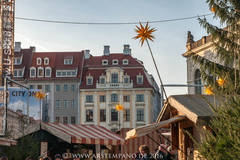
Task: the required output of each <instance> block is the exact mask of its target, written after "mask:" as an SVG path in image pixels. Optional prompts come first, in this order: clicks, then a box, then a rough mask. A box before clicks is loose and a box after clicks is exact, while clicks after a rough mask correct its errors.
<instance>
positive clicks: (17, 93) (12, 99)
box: [0, 87, 40, 119]
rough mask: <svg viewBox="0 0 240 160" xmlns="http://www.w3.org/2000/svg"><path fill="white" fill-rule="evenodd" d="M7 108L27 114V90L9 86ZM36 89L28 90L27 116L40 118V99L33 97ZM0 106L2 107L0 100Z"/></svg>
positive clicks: (1, 88) (0, 88) (0, 89)
mask: <svg viewBox="0 0 240 160" xmlns="http://www.w3.org/2000/svg"><path fill="white" fill-rule="evenodd" d="M8 90H9V98H8V108H9V109H11V110H13V111H17V110H22V113H23V114H26V115H27V96H28V91H27V89H25V88H19V87H9V88H8ZM0 91H1V93H3V87H0ZM38 91H39V90H38V89H30V90H29V116H30V117H33V118H34V119H40V100H39V99H37V98H35V94H36V92H38ZM0 106H1V107H3V102H2V101H1V102H0Z"/></svg>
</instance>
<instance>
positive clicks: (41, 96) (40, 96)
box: [35, 91, 46, 99]
mask: <svg viewBox="0 0 240 160" xmlns="http://www.w3.org/2000/svg"><path fill="white" fill-rule="evenodd" d="M45 96H46V94H45V93H42V92H41V91H38V92H37V93H36V95H35V97H36V98H37V99H43V98H45Z"/></svg>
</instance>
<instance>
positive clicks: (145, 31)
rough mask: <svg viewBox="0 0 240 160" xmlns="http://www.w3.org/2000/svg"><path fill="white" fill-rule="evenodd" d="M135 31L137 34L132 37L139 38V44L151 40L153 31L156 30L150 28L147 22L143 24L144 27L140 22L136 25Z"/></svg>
mask: <svg viewBox="0 0 240 160" xmlns="http://www.w3.org/2000/svg"><path fill="white" fill-rule="evenodd" d="M135 31H136V32H137V36H135V37H134V39H140V42H141V46H142V45H143V43H144V42H145V41H146V40H148V39H149V40H151V41H153V39H154V36H153V35H152V33H153V32H155V31H156V29H155V28H150V27H149V26H148V23H147V24H146V25H145V27H144V26H143V25H142V23H141V22H140V26H136V29H135Z"/></svg>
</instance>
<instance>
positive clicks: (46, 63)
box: [44, 57, 49, 65]
mask: <svg viewBox="0 0 240 160" xmlns="http://www.w3.org/2000/svg"><path fill="white" fill-rule="evenodd" d="M44 65H49V58H47V57H45V58H44Z"/></svg>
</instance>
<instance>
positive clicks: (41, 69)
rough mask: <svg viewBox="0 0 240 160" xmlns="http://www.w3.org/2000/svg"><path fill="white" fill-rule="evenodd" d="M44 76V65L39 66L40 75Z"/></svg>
mask: <svg viewBox="0 0 240 160" xmlns="http://www.w3.org/2000/svg"><path fill="white" fill-rule="evenodd" d="M43 76H44V69H43V68H42V67H38V77H43Z"/></svg>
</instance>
